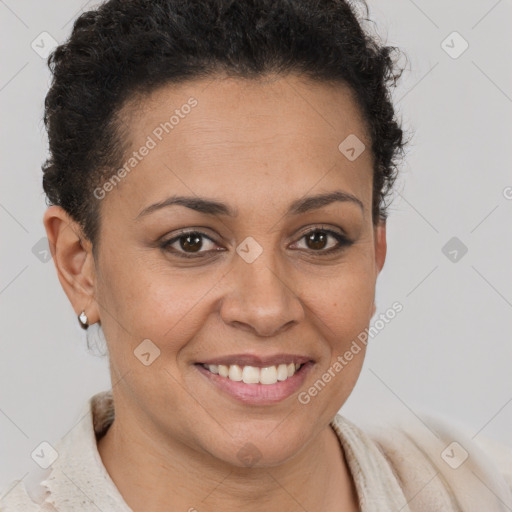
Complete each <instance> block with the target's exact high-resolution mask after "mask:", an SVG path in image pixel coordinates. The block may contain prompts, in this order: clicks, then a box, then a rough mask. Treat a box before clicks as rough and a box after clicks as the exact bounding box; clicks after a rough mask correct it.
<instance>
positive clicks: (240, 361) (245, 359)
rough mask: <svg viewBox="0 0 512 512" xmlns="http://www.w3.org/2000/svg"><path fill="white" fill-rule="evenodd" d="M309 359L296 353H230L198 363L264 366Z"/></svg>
mask: <svg viewBox="0 0 512 512" xmlns="http://www.w3.org/2000/svg"><path fill="white" fill-rule="evenodd" d="M308 361H311V358H310V357H307V356H301V355H298V354H274V355H268V356H257V355H254V354H231V355H229V356H220V357H214V358H212V359H207V360H205V361H200V363H199V364H216V365H219V364H223V365H226V366H229V365H232V364H237V365H239V366H255V367H259V368H265V367H267V366H277V365H280V364H289V363H295V364H304V363H307V362H308Z"/></svg>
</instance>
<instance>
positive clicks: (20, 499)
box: [0, 480, 50, 512]
mask: <svg viewBox="0 0 512 512" xmlns="http://www.w3.org/2000/svg"><path fill="white" fill-rule="evenodd" d="M42 510H43V509H42V508H41V505H40V504H38V503H37V502H35V501H34V500H32V498H31V497H30V496H29V494H28V492H27V489H26V486H25V484H24V482H23V481H22V480H16V481H14V482H11V483H10V484H9V485H8V487H7V488H6V489H4V491H3V492H2V494H1V495H0V512H21V511H23V512H41V511H42ZM45 510H50V509H45Z"/></svg>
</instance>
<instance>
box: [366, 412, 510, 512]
mask: <svg viewBox="0 0 512 512" xmlns="http://www.w3.org/2000/svg"><path fill="white" fill-rule="evenodd" d="M365 431H366V433H367V435H368V436H369V437H370V438H371V439H372V440H373V441H374V442H375V443H376V444H377V446H378V448H379V450H380V451H381V452H382V454H383V455H384V456H385V458H386V459H387V460H388V462H389V464H390V465H391V466H392V468H393V471H394V473H395V474H396V476H397V479H398V480H399V482H400V484H401V486H402V488H403V489H404V491H405V492H404V494H405V495H406V496H407V497H408V499H410V500H411V501H413V500H415V501H416V502H417V503H420V502H422V501H423V502H425V503H430V502H431V503H435V502H436V499H437V498H436V496H444V498H445V499H448V498H449V499H450V501H451V502H452V503H454V507H456V506H458V507H459V509H460V510H487V511H489V512H490V511H492V510H496V511H498V510H504V509H503V506H505V507H509V508H510V509H512V447H510V446H506V445H504V444H501V443H498V442H496V441H493V440H491V439H488V438H485V437H483V436H481V435H480V434H479V435H478V436H475V435H471V432H470V431H469V430H468V428H467V427H465V426H462V425H461V424H456V423H455V421H454V420H450V419H448V418H446V417H443V416H441V415H440V414H436V413H432V412H425V411H424V412H421V413H420V414H418V415H417V416H416V417H415V416H413V415H410V416H407V417H398V418H394V419H392V420H388V421H387V424H385V425H380V426H376V425H373V426H368V427H366V428H365ZM455 509H456V508H455ZM419 510H422V508H419ZM425 510H427V508H425Z"/></svg>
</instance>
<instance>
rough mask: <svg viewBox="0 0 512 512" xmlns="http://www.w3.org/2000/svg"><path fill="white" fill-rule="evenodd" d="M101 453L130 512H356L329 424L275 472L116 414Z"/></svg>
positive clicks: (345, 468) (100, 444) (352, 491)
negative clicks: (201, 449)
mask: <svg viewBox="0 0 512 512" xmlns="http://www.w3.org/2000/svg"><path fill="white" fill-rule="evenodd" d="M98 451H99V453H100V456H101V458H102V461H103V464H104V465H105V467H106V469H107V471H108V473H109V474H110V476H111V478H112V480H113V481H114V483H115V484H116V486H117V488H118V489H119V492H120V493H121V495H122V496H123V498H124V500H125V501H126V503H127V504H128V506H129V507H130V508H132V510H133V511H134V512H140V511H144V512H163V511H165V512H174V511H189V512H206V511H214V510H224V511H226V512H231V511H240V510H244V512H253V511H254V512H256V511H260V510H262V508H263V509H265V511H266V512H282V510H287V511H301V512H303V511H304V510H322V511H325V512H330V511H334V510H346V511H356V510H358V508H357V505H356V503H357V497H356V493H355V487H354V483H353V481H352V478H351V476H350V472H349V470H348V466H347V463H346V460H345V457H344V454H343V450H342V448H341V446H340V443H339V440H338V438H337V436H336V434H335V432H334V431H333V430H332V428H331V427H330V425H327V426H326V427H325V428H324V429H323V430H322V431H321V432H320V434H319V435H318V436H316V438H315V439H314V440H313V441H312V442H310V443H309V444H308V446H307V447H306V448H305V449H303V450H302V451H301V452H300V453H299V454H298V455H297V456H295V457H293V458H291V459H289V460H287V461H286V462H284V463H283V464H281V465H279V466H273V467H269V468H241V467H238V466H233V465H230V464H228V463H226V462H224V461H220V460H218V459H215V458H213V457H208V456H205V454H204V453H199V452H198V451H195V450H194V449H192V448H190V447H189V446H186V445H185V444H184V443H180V442H176V441H175V440H169V438H165V439H162V437H159V436H158V434H155V433H154V432H151V431H150V430H148V429H145V428H144V429H142V428H140V426H139V425H138V424H137V423H136V422H129V420H128V418H124V417H123V416H117V411H116V419H115V421H114V422H113V424H112V425H111V427H110V428H109V429H108V431H107V433H106V434H105V435H104V436H103V437H102V438H101V439H100V440H99V442H98Z"/></svg>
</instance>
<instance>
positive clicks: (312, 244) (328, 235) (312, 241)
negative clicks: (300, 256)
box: [300, 228, 352, 255]
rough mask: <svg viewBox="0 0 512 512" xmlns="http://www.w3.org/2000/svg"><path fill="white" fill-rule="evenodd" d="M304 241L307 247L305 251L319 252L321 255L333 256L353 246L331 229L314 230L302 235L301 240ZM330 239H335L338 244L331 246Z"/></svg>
mask: <svg viewBox="0 0 512 512" xmlns="http://www.w3.org/2000/svg"><path fill="white" fill-rule="evenodd" d="M303 239H304V240H305V245H306V247H305V250H307V251H310V252H318V253H319V255H323V254H331V253H334V252H337V251H340V250H342V249H344V248H345V247H346V246H349V245H351V244H352V242H351V241H350V240H349V239H348V238H346V237H345V236H344V235H342V234H341V233H337V232H336V231H332V230H330V229H319V228H316V229H313V230H311V231H308V232H307V233H305V234H304V235H302V238H301V239H300V240H303ZM329 239H334V240H335V242H336V243H335V244H334V245H333V244H330V246H329Z"/></svg>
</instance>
